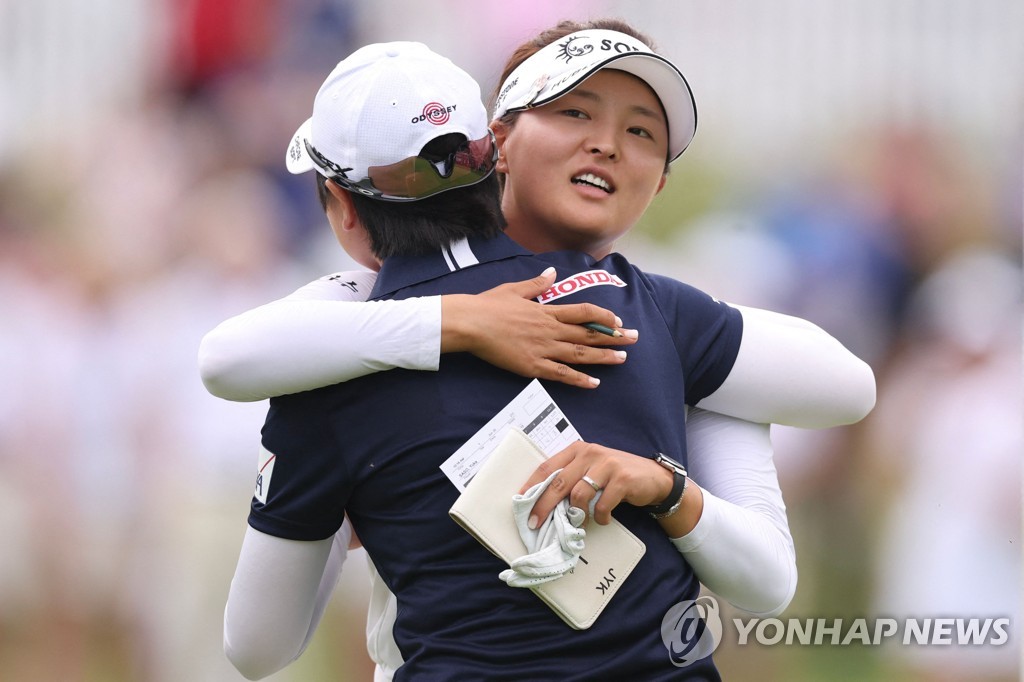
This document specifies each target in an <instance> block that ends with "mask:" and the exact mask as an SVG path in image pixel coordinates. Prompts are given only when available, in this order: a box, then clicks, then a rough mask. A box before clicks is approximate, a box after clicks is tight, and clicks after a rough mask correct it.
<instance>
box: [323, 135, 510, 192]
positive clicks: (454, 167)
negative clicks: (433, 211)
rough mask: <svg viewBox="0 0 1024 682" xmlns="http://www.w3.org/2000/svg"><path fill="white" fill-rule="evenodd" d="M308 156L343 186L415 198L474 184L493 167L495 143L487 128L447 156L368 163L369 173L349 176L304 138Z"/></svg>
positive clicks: (360, 190) (492, 169)
mask: <svg viewBox="0 0 1024 682" xmlns="http://www.w3.org/2000/svg"><path fill="white" fill-rule="evenodd" d="M305 143H306V151H307V152H309V157H310V158H311V159H312V160H313V163H315V164H316V165H317V166H318V167H319V168H320V169H321V170H322V171H323V172H324V175H325V176H327V177H328V178H330V179H331V180H333V181H334V182H336V183H338V184H339V185H341V186H342V187H344V188H345V189H347V190H349V191H352V192H358V193H360V194H362V195H364V196H368V197H370V198H372V199H380V200H382V201H416V200H418V199H426V198H427V197H429V196H433V195H435V194H439V193H441V192H445V191H447V190H450V189H455V188H457V187H467V186H469V185H475V184H476V183H478V182H480V181H482V180H484V179H485V178H486V177H487V176H488V175H490V174H491V172H493V171H494V164H495V162H497V160H498V145H497V144H496V143H495V141H494V133H492V132H491V131H487V135H484V136H483V137H481V138H480V139H478V140H467V141H466V142H463V143H462V144H461V145H459V146H458V147H457V148H456V149H455V150H454V151H453V152H451V153H450V154H448V155H447V156H445V157H443V158H441V159H438V160H431V159H428V158H425V157H422V156H410V157H409V158H407V159H403V160H401V161H397V162H395V163H391V164H388V165H386V166H370V167H369V168H368V169H367V170H366V174H367V176H368V177H366V178H363V179H361V180H352V179H351V178H349V177H348V175H346V172H347V171H351V170H352V169H351V168H342V167H341V166H339V165H338V164H336V163H334V162H333V161H331V160H330V159H328V158H327V157H326V156H324V155H323V154H321V153H320V152H319V151H317V149H316V147H314V146H313V145H311V144H310V143H309V140H305Z"/></svg>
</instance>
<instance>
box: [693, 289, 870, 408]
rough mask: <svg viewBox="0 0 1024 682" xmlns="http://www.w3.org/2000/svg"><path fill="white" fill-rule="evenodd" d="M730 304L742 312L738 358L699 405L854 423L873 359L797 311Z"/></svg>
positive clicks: (866, 394) (866, 401) (866, 397)
mask: <svg viewBox="0 0 1024 682" xmlns="http://www.w3.org/2000/svg"><path fill="white" fill-rule="evenodd" d="M734 307H735V308H738V309H739V310H740V312H741V314H742V315H743V338H742V340H741V342H740V349H739V353H738V355H737V357H736V362H735V364H734V365H733V369H732V371H731V372H730V373H729V376H728V377H726V379H725V381H724V382H723V383H722V385H721V386H720V387H719V388H718V390H716V391H715V392H714V393H712V394H711V395H709V396H707V397H706V398H704V399H703V400H701V401H700V403H698V406H699V407H701V408H703V409H706V410H711V411H714V412H720V413H722V414H727V415H730V416H734V417H739V418H740V419H746V420H750V421H754V422H759V423H763V424H785V425H787V426H798V427H803V428H828V427H833V426H841V425H844V424H852V423H854V422H857V421H860V420H861V419H863V418H864V417H865V416H866V415H867V414H868V413H869V412H870V411H871V409H872V408H873V407H874V404H875V376H874V373H873V372H872V370H871V367H869V366H868V364H867V363H865V362H864V361H863V360H861V359H860V358H858V357H857V356H856V355H854V354H853V353H851V352H850V351H849V350H847V349H846V348H845V347H844V346H843V345H842V344H841V343H840V342H839V341H837V340H836V339H835V338H834V337H832V336H831V335H829V334H828V333H826V332H825V331H824V330H822V329H821V328H820V327H818V326H816V325H814V324H812V323H810V322H808V321H806V320H802V319H800V318H796V317H791V316H789V315H782V314H780V313H774V312H771V311H767V310H760V309H756V308H745V307H742V306H734Z"/></svg>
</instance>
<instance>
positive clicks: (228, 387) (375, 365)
mask: <svg viewBox="0 0 1024 682" xmlns="http://www.w3.org/2000/svg"><path fill="white" fill-rule="evenodd" d="M368 274H369V275H372V273H362V272H361V273H339V274H338V275H335V276H332V278H323V279H320V280H317V281H316V282H312V283H310V284H308V285H306V286H305V287H303V288H301V289H299V290H298V291H296V292H295V293H294V294H292V295H290V296H288V297H286V298H283V299H280V300H278V301H274V302H272V303H267V304H265V305H262V306H259V307H258V308H254V309H252V310H249V311H247V312H244V313H242V314H240V315H237V316H235V317H233V318H231V319H228V320H226V321H224V322H222V323H221V324H219V325H218V326H217V327H215V328H214V329H213V330H212V331H210V332H209V333H207V334H206V336H204V337H203V339H202V342H201V343H200V346H199V374H200V376H201V377H202V380H203V384H204V385H205V386H206V388H207V390H208V391H209V392H210V393H212V394H213V395H215V396H217V397H219V398H225V399H227V400H235V401H254V400H263V399H266V398H271V397H273V396H278V395H285V394H288V393H298V392H300V391H308V390H311V389H314V388H320V387H322V386H329V385H331V384H336V383H340V382H343V381H348V380H350V379H355V378H358V377H361V376H365V375H367V374H372V373H373V372H380V371H384V370H388V369H394V368H396V367H401V368H405V369H415V370H436V369H437V367H438V363H439V361H440V354H441V297H440V296H430V297H424V298H410V299H406V300H402V301H373V302H365V301H364V300H363V299H364V298H365V296H366V295H367V293H368V292H369V289H370V286H372V282H371V283H370V284H368V285H364V286H363V287H360V288H358V289H354V288H348V287H345V286H342V285H339V284H337V282H338V281H341V282H345V281H349V280H352V281H355V280H353V279H352V276H354V275H361V276H363V277H364V278H365V277H366V276H367V275H368ZM345 275H349V277H347V278H346V277H345Z"/></svg>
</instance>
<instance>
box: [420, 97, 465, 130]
mask: <svg viewBox="0 0 1024 682" xmlns="http://www.w3.org/2000/svg"><path fill="white" fill-rule="evenodd" d="M458 106H459V105H458V104H452V105H451V106H447V107H446V106H445V105H443V104H440V103H438V102H430V103H429V104H427V105H426V106H425V107H423V113H422V114H420V115H419V116H416V117H414V118H413V119H412V121H411V123H422V122H423V121H429V122H431V123H433V124H434V125H436V126H443V125H444V124H445V123H447V122H448V119H449V118H451V115H452V113H453V112H454V111H455V110H456V109H457V108H458Z"/></svg>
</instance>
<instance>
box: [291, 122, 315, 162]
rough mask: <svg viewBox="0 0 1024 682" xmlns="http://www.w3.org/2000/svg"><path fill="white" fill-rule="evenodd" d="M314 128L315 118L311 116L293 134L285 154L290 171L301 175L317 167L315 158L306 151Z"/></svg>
mask: <svg viewBox="0 0 1024 682" xmlns="http://www.w3.org/2000/svg"><path fill="white" fill-rule="evenodd" d="M312 128H313V119H312V117H310V118H308V119H306V121H305V122H304V123H303V124H302V125H300V126H299V129H298V130H296V131H295V134H294V135H292V139H291V141H290V142H289V143H288V150H287V151H286V152H285V155H284V164H285V166H286V167H287V168H288V172H289V173H293V174H295V175H299V174H300V173H308V172H309V171H311V170H314V169H315V168H316V165H315V164H314V163H313V159H312V158H310V156H309V152H307V151H306V141H307V140H309V136H310V132H311V131H312Z"/></svg>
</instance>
